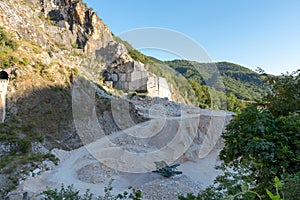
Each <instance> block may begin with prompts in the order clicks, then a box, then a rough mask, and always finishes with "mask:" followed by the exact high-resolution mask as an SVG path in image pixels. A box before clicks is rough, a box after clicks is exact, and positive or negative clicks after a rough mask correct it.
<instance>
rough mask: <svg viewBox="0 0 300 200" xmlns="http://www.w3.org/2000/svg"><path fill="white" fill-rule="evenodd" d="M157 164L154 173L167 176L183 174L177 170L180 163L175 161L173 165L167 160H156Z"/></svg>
mask: <svg viewBox="0 0 300 200" xmlns="http://www.w3.org/2000/svg"><path fill="white" fill-rule="evenodd" d="M154 163H155V166H156V170H154V171H152V172H153V173H157V174H160V175H162V176H164V177H166V178H170V177H171V176H175V175H179V174H182V172H181V171H175V170H176V168H177V167H178V166H180V164H179V163H175V164H172V165H168V164H167V163H166V162H165V161H156V162H154Z"/></svg>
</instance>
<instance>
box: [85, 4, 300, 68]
mask: <svg viewBox="0 0 300 200" xmlns="http://www.w3.org/2000/svg"><path fill="white" fill-rule="evenodd" d="M84 1H85V2H86V3H87V4H88V6H89V7H92V8H93V9H94V10H95V11H96V12H97V14H98V15H99V17H100V18H102V19H103V21H104V23H106V24H107V25H108V26H109V28H110V30H111V31H112V32H113V33H114V34H116V35H118V34H119V33H122V32H124V31H128V30H131V29H136V28H143V27H160V28H167V29H172V30H175V31H178V32H181V33H183V34H185V35H187V36H189V37H191V38H192V39H194V40H195V41H197V43H199V44H200V45H201V46H202V47H203V48H204V49H205V50H206V52H207V53H208V55H209V56H210V58H211V59H212V60H213V61H229V62H234V63H237V64H241V65H243V66H246V67H248V68H251V69H256V68H257V67H261V68H263V69H265V70H266V71H267V72H268V73H271V74H280V73H281V72H286V71H290V72H291V71H293V70H296V69H300V1H299V0H286V1H284V0H281V1H280V0H206V1H204V0H185V1H184V0H151V1H150V0H126V1H125V0H106V1H104V0H84ZM129 42H130V41H129ZM146 53H147V52H146ZM150 53H151V52H150ZM157 56H160V59H168V56H167V55H165V57H164V56H163V54H161V55H157Z"/></svg>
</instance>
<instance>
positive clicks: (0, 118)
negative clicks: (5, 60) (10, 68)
mask: <svg viewBox="0 0 300 200" xmlns="http://www.w3.org/2000/svg"><path fill="white" fill-rule="evenodd" d="M7 85H8V73H7V72H6V71H0V123H3V122H4V120H5V106H6V105H5V104H6V92H7Z"/></svg>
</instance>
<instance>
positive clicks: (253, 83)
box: [167, 60, 267, 101]
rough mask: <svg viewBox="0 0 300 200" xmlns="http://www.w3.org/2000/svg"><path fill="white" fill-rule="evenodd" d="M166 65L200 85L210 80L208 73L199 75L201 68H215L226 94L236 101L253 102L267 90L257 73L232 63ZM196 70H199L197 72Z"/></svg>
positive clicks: (175, 61) (178, 63)
mask: <svg viewBox="0 0 300 200" xmlns="http://www.w3.org/2000/svg"><path fill="white" fill-rule="evenodd" d="M167 64H168V65H169V66H170V67H171V68H173V69H175V70H176V71H178V72H179V73H180V74H182V75H183V76H184V77H186V78H187V79H191V80H193V81H195V82H197V83H199V84H200V85H205V84H206V83H205V81H204V80H209V79H210V78H211V75H210V74H209V73H202V74H200V73H199V71H201V68H209V67H213V66H216V67H217V69H218V70H219V72H220V75H221V77H222V82H223V83H224V86H225V90H226V93H233V94H234V95H235V96H236V97H237V98H238V99H242V100H251V101H254V100H256V99H258V98H260V97H262V96H263V95H264V94H265V92H266V90H267V87H266V86H265V85H264V84H263V82H262V78H261V77H260V75H259V74H258V73H256V72H254V71H252V70H250V69H248V68H246V67H243V66H240V65H237V64H234V63H229V62H219V63H198V62H191V61H185V60H174V61H168V62H167ZM197 68H198V69H200V70H197ZM206 71H207V70H206ZM201 72H202V71H201Z"/></svg>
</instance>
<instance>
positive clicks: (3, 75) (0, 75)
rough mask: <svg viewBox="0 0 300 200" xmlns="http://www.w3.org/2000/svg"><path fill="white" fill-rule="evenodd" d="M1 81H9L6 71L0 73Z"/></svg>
mask: <svg viewBox="0 0 300 200" xmlns="http://www.w3.org/2000/svg"><path fill="white" fill-rule="evenodd" d="M0 79H6V80H8V73H7V72H6V71H1V72H0Z"/></svg>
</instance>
